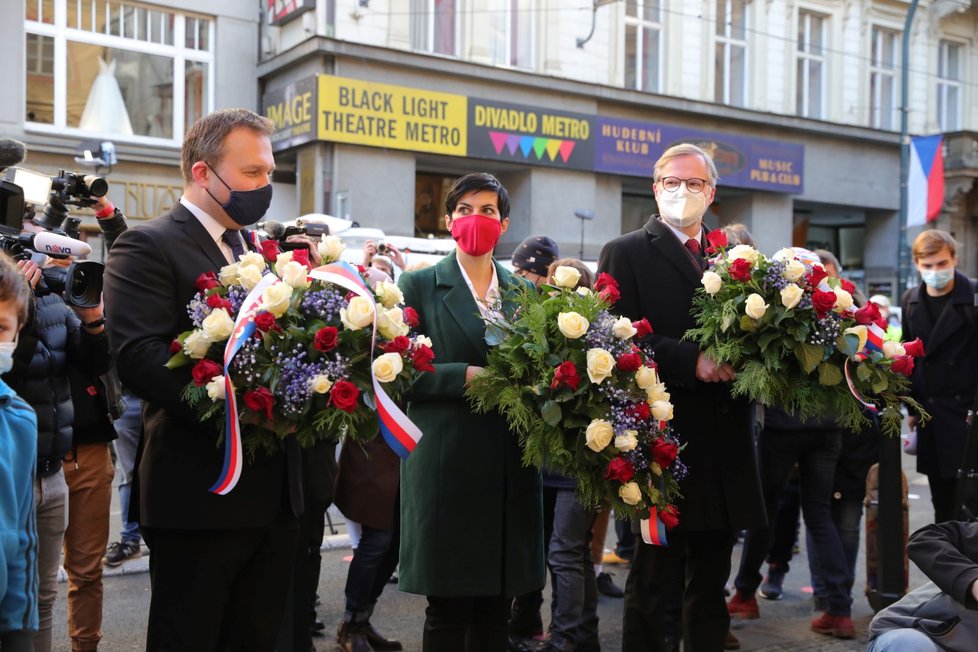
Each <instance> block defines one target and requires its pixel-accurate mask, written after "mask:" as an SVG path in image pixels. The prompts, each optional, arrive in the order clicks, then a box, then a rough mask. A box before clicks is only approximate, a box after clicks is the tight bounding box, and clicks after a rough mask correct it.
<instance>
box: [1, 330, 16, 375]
mask: <svg viewBox="0 0 978 652" xmlns="http://www.w3.org/2000/svg"><path fill="white" fill-rule="evenodd" d="M17 339H18V338H16V337H15V338H14V341H13V342H0V374H5V373H7V372H8V371H10V370H11V369H13V368H14V351H15V350H16V349H17Z"/></svg>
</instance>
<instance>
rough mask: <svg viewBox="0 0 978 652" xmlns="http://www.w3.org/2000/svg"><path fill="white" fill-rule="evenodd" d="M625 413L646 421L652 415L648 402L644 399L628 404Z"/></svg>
mask: <svg viewBox="0 0 978 652" xmlns="http://www.w3.org/2000/svg"><path fill="white" fill-rule="evenodd" d="M627 413H628V416H630V417H634V418H635V419H638V420H639V421H648V420H649V417H650V416H652V411H651V410H649V404H648V403H646V402H645V401H640V402H638V403H635V404H633V405H631V406H629V408H628V410H627Z"/></svg>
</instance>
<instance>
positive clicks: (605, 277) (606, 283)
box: [594, 272, 618, 292]
mask: <svg viewBox="0 0 978 652" xmlns="http://www.w3.org/2000/svg"><path fill="white" fill-rule="evenodd" d="M606 287H612V288H615V289H616V290H617V289H618V281H616V280H615V277H614V276H612V275H611V274H609V273H607V272H601V273H600V274H598V280H596V281H595V282H594V291H595V292H600V291H601V290H603V289H605V288H606Z"/></svg>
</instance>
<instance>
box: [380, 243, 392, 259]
mask: <svg viewBox="0 0 978 652" xmlns="http://www.w3.org/2000/svg"><path fill="white" fill-rule="evenodd" d="M390 250H391V248H390V245H388V244H387V243H386V242H380V243H378V244H377V253H378V254H380V255H381V256H386V255H387V252H389V251H390Z"/></svg>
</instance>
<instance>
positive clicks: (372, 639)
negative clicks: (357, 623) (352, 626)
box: [363, 620, 404, 652]
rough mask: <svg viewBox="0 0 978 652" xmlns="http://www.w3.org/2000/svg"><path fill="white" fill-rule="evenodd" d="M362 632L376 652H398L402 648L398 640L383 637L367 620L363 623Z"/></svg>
mask: <svg viewBox="0 0 978 652" xmlns="http://www.w3.org/2000/svg"><path fill="white" fill-rule="evenodd" d="M363 633H364V634H365V635H366V636H367V642H368V643H370V647H372V648H373V649H374V650H376V651H377V652H400V650H403V649H404V646H403V645H401V642H400V641H394V640H391V639H389V638H384V637H383V636H382V635H381V633H380V632H378V631H377V630H376V629H374V626H373V625H371V624H370V621H369V620H368V621H367V622H365V623H364V624H363Z"/></svg>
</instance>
